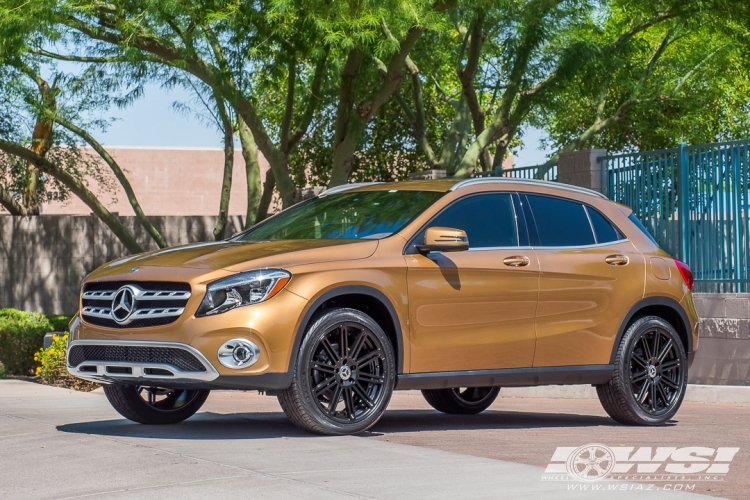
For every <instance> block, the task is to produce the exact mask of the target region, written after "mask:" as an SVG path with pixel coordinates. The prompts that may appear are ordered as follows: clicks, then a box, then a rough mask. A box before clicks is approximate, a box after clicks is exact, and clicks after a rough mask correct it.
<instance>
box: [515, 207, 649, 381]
mask: <svg viewBox="0 0 750 500" xmlns="http://www.w3.org/2000/svg"><path fill="white" fill-rule="evenodd" d="M522 198H523V196H522ZM525 202H526V203H527V206H528V207H530V208H531V212H533V216H531V217H529V219H532V218H533V220H534V221H535V224H533V225H532V224H529V225H530V226H531V227H535V228H536V230H537V233H538V241H533V243H534V251H535V253H536V255H537V257H538V258H539V267H540V278H539V307H538V308H537V315H536V334H537V343H536V353H535V355H534V366H535V367H543V366H576V365H591V364H608V363H609V361H610V356H611V353H612V342H613V339H614V336H615V335H616V334H617V331H618V330H619V328H620V324H621V322H622V320H623V318H624V317H625V314H626V313H627V311H628V310H630V308H631V307H632V306H633V305H634V302H635V300H637V299H639V298H640V297H641V296H642V294H643V286H644V280H645V261H644V258H643V256H642V255H641V254H640V252H638V251H637V250H636V249H635V247H634V246H633V244H632V243H630V241H628V240H626V239H625V237H624V236H623V235H622V233H620V232H619V231H618V230H617V228H616V227H614V226H613V225H612V224H611V223H610V222H609V221H608V220H607V219H606V218H605V217H604V216H603V215H602V214H601V213H600V212H599V211H598V210H596V209H595V208H593V207H591V206H589V205H586V204H583V203H580V202H577V201H573V200H564V199H561V198H555V197H551V196H541V195H527V196H525ZM534 239H536V238H534V236H532V240H534ZM634 298H635V299H634Z"/></svg>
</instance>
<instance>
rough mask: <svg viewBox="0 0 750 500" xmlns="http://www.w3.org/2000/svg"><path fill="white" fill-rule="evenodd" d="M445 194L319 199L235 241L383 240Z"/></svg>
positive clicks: (376, 194)
mask: <svg viewBox="0 0 750 500" xmlns="http://www.w3.org/2000/svg"><path fill="white" fill-rule="evenodd" d="M444 194H445V193H440V192H435V191H399V190H398V189H392V190H390V191H363V192H357V193H340V194H331V195H328V196H321V197H318V198H313V199H312V200H309V201H306V202H303V203H300V204H299V205H295V206H293V207H291V208H289V209H287V210H284V211H283V212H281V213H280V214H278V215H276V216H275V217H273V218H271V219H269V220H268V221H266V222H263V223H261V224H258V225H257V226H255V227H253V228H251V229H250V230H249V231H247V232H245V233H243V234H241V235H239V236H238V237H237V239H236V241H268V240H303V239H305V240H319V239H333V240H338V239H365V238H368V239H380V238H385V237H386V236H390V235H391V234H393V233H395V232H397V231H398V230H400V229H401V228H402V227H404V226H405V225H406V224H408V223H409V222H411V221H412V220H413V219H414V218H415V217H416V216H417V215H419V214H420V213H422V211H424V210H425V209H426V208H427V207H429V206H430V205H432V204H433V203H435V201H436V200H437V199H439V198H440V197H441V196H443V195H444Z"/></svg>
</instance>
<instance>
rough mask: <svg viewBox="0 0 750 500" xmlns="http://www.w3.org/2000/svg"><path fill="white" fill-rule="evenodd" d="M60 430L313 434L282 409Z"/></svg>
mask: <svg viewBox="0 0 750 500" xmlns="http://www.w3.org/2000/svg"><path fill="white" fill-rule="evenodd" d="M57 430H58V431H60V432H69V433H76V434H93V435H99V436H114V437H133V438H154V439H193V440H209V439H214V440H217V439H218V440H222V439H268V438H283V437H297V438H300V437H314V436H313V435H312V434H309V433H307V432H305V431H303V430H301V429H298V428H297V427H295V426H294V425H293V424H292V423H291V422H290V421H289V420H288V419H287V418H286V415H284V414H283V413H282V412H263V413H231V414H222V413H213V412H200V413H197V414H195V415H194V416H193V417H191V418H189V419H188V420H186V421H184V422H180V423H179V424H174V425H142V424H137V423H134V422H131V421H129V420H126V419H124V418H123V419H117V420H99V421H93V422H80V423H74V424H65V425H58V426H57Z"/></svg>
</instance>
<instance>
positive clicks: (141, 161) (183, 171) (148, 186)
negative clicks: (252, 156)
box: [42, 147, 268, 216]
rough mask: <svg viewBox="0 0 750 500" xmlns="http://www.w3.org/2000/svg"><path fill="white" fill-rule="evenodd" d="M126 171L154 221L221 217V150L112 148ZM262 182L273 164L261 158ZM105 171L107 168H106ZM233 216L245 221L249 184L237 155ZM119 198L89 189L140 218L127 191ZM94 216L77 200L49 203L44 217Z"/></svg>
mask: <svg viewBox="0 0 750 500" xmlns="http://www.w3.org/2000/svg"><path fill="white" fill-rule="evenodd" d="M108 151H109V152H110V154H111V155H112V157H113V158H114V159H115V161H117V163H118V164H119V165H120V167H121V168H122V169H123V170H124V171H125V174H126V175H127V178H128V180H129V181H130V183H131V185H132V186H133V191H135V195H136V197H137V198H138V202H139V203H140V204H141V207H143V211H144V212H145V213H146V214H147V215H149V216H161V215H216V214H217V213H218V211H219V196H220V193H221V180H222V176H223V171H224V152H223V150H221V149H219V148H215V149H203V148H195V149H190V148H180V149H177V148H143V147H138V148H130V147H112V148H108ZM259 156H260V158H259V161H260V166H261V180H265V173H266V171H267V170H268V162H267V161H266V159H265V158H263V156H262V155H259ZM104 168H107V167H106V166H105V167H104ZM233 174H234V175H233V176H232V192H231V197H230V202H229V215H245V213H246V209H247V182H246V179H245V161H244V159H243V158H242V152H241V151H240V150H236V151H235V153H234V170H233ZM115 185H116V190H115V192H114V193H113V194H112V193H108V192H105V191H104V190H103V189H101V187H99V186H98V185H92V186H90V187H91V189H92V190H93V191H94V192H95V193H96V194H97V195H99V196H100V199H101V200H102V202H103V203H104V204H105V205H106V206H107V208H108V209H109V210H110V211H112V212H117V213H119V214H121V215H135V214H134V212H133V209H132V207H131V206H130V203H128V199H127V197H126V196H125V193H124V192H123V190H122V188H121V187H120V185H119V184H117V183H116V182H115ZM89 213H91V210H90V209H89V208H88V207H87V206H86V205H85V204H84V203H83V202H82V201H81V200H79V199H78V198H76V197H72V199H71V200H70V201H68V202H66V203H60V202H53V203H45V204H44V205H43V206H42V214H44V215H62V214H65V215H88V214H89Z"/></svg>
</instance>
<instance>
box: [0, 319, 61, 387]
mask: <svg viewBox="0 0 750 500" xmlns="http://www.w3.org/2000/svg"><path fill="white" fill-rule="evenodd" d="M50 331H52V325H51V324H50V322H49V320H48V319H47V317H46V316H45V315H44V314H42V313H29V312H24V311H18V310H16V309H0V362H1V363H2V364H3V366H4V367H5V371H6V373H7V374H9V375H31V374H32V373H33V369H34V365H35V362H34V353H36V352H37V351H38V350H39V348H41V347H42V344H43V342H44V335H45V334H46V333H48V332H50Z"/></svg>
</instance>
